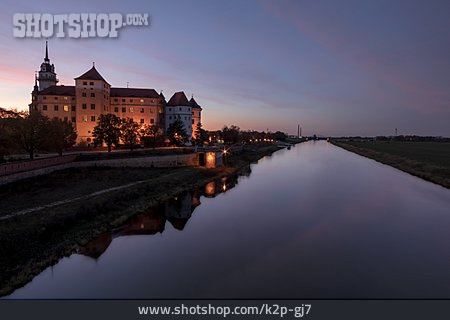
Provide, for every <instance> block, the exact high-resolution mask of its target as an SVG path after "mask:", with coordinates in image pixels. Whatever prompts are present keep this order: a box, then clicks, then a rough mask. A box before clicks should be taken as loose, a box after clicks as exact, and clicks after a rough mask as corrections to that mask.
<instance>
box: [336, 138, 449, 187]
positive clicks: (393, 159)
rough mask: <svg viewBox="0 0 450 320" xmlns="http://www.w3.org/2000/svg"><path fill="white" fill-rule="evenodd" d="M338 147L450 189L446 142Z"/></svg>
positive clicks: (338, 143) (350, 143)
mask: <svg viewBox="0 0 450 320" xmlns="http://www.w3.org/2000/svg"><path fill="white" fill-rule="evenodd" d="M331 143H333V144H334V145H336V146H338V147H341V148H343V149H346V150H348V151H351V152H354V153H357V154H359V155H362V156H364V157H367V158H370V159H373V160H375V161H378V162H381V163H383V164H387V165H390V166H392V167H394V168H397V169H399V170H402V171H404V172H407V173H409V174H412V175H414V176H416V177H419V178H422V179H424V180H427V181H430V182H433V183H436V184H439V185H441V186H443V187H446V188H450V144H449V143H445V142H399V141H340V140H332V141H331Z"/></svg>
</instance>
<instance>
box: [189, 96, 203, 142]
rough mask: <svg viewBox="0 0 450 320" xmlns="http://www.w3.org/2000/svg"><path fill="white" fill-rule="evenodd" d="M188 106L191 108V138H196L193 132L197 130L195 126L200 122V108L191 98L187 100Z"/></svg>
mask: <svg viewBox="0 0 450 320" xmlns="http://www.w3.org/2000/svg"><path fill="white" fill-rule="evenodd" d="M189 104H190V106H191V108H192V132H193V133H192V137H194V138H196V134H195V130H197V125H198V124H199V123H201V122H202V121H201V120H202V107H200V105H199V104H198V103H197V101H195V100H194V97H193V96H192V98H191V100H189Z"/></svg>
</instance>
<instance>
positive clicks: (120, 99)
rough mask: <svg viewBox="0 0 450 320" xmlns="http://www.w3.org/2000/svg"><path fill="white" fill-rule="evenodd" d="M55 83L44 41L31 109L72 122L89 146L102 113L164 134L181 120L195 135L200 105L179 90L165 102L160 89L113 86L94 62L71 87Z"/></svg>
mask: <svg viewBox="0 0 450 320" xmlns="http://www.w3.org/2000/svg"><path fill="white" fill-rule="evenodd" d="M57 83H58V79H57V77H56V73H55V66H54V65H53V64H51V63H50V59H49V57H48V43H47V42H46V44H45V58H44V62H43V63H42V64H41V67H40V70H39V72H38V75H37V76H36V77H35V84H34V88H33V91H32V93H31V103H30V105H29V107H30V111H32V110H38V111H40V112H41V113H42V114H43V115H45V116H47V117H49V118H54V117H57V118H60V119H63V120H66V121H69V122H71V123H72V124H73V126H74V127H75V129H76V131H77V134H78V137H77V142H78V143H79V142H85V143H87V144H88V145H90V144H91V143H92V142H93V136H92V132H93V130H94V127H95V126H96V124H97V120H98V117H99V116H100V115H102V114H108V113H111V114H114V115H116V116H118V117H119V118H122V119H126V118H131V119H133V120H134V121H135V122H137V123H139V124H141V125H156V126H158V127H159V128H160V131H161V132H164V133H166V132H167V128H168V127H169V126H170V124H171V123H173V122H174V121H175V120H176V119H180V120H181V121H182V122H183V124H184V128H185V130H186V132H187V134H188V137H189V138H191V137H193V135H194V137H195V133H194V132H195V129H196V127H197V124H198V123H200V122H201V113H202V108H201V107H200V105H199V104H198V103H197V102H196V101H195V100H194V97H192V98H191V99H190V100H188V99H187V97H186V95H185V94H184V92H183V91H180V92H176V93H175V94H174V95H173V96H172V97H171V98H170V99H169V101H168V102H166V99H165V97H164V95H163V94H162V92H160V93H157V92H156V91H155V90H154V89H147V88H145V89H142V88H128V87H127V88H118V87H112V86H111V85H110V84H109V83H108V81H106V80H105V79H104V78H103V77H102V75H101V74H100V73H99V72H98V71H97V69H96V68H95V64H93V66H92V68H91V69H90V70H88V71H86V72H85V73H84V74H82V75H81V76H79V77H77V78H75V85H74V86H65V85H57Z"/></svg>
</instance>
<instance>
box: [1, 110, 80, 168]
mask: <svg viewBox="0 0 450 320" xmlns="http://www.w3.org/2000/svg"><path fill="white" fill-rule="evenodd" d="M76 139H77V133H76V131H75V129H74V128H73V126H72V124H71V123H70V122H69V121H67V120H61V119H58V118H53V119H49V118H48V117H45V116H43V115H42V114H41V113H40V112H38V111H33V112H31V113H27V112H23V111H15V110H6V109H3V108H0V161H5V156H7V155H10V154H12V153H14V152H20V151H22V150H23V151H25V152H27V153H28V155H29V156H30V159H33V158H34V155H35V153H36V151H37V150H42V151H49V152H57V153H58V154H59V155H62V153H63V151H64V150H65V149H67V148H69V147H71V146H73V145H74V144H75V141H76Z"/></svg>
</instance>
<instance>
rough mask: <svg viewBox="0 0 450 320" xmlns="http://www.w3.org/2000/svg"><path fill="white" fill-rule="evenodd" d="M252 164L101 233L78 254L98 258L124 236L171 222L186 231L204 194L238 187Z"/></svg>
mask: <svg viewBox="0 0 450 320" xmlns="http://www.w3.org/2000/svg"><path fill="white" fill-rule="evenodd" d="M250 173H251V169H250V165H249V166H246V167H244V168H242V169H241V170H240V172H239V175H238V176H232V177H224V178H222V179H219V180H215V181H211V182H209V183H208V184H206V185H205V186H204V187H203V188H201V189H196V190H192V191H190V192H184V193H182V194H180V195H178V196H176V197H174V198H173V199H170V200H168V201H166V202H165V203H163V204H161V205H159V206H156V207H153V208H150V209H148V210H147V211H145V212H143V213H140V214H138V215H136V216H134V217H132V218H131V219H130V220H129V221H128V222H127V223H126V224H125V225H123V226H122V227H120V228H118V229H116V230H114V231H113V232H108V233H104V234H102V235H100V236H99V237H97V238H96V239H94V240H92V241H90V242H89V243H88V244H86V245H85V246H84V247H82V248H81V249H80V250H79V251H78V253H79V254H83V255H85V256H88V257H91V258H93V259H98V258H99V257H100V256H101V255H102V254H103V253H104V252H105V251H106V250H107V249H108V247H109V245H110V244H111V242H112V240H113V239H114V238H117V237H121V236H132V235H153V234H157V233H163V232H164V229H165V226H166V223H167V222H169V223H170V224H171V225H172V226H173V227H174V228H175V229H177V230H180V231H181V230H183V229H184V228H185V227H186V224H187V222H188V221H189V219H190V218H191V216H192V214H193V212H194V210H195V208H197V207H198V206H199V205H201V197H202V196H205V197H207V198H213V197H215V196H217V195H218V194H220V193H223V192H226V191H228V190H230V189H231V188H233V187H235V186H236V184H237V182H238V177H239V176H247V177H248V176H249V175H250Z"/></svg>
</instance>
